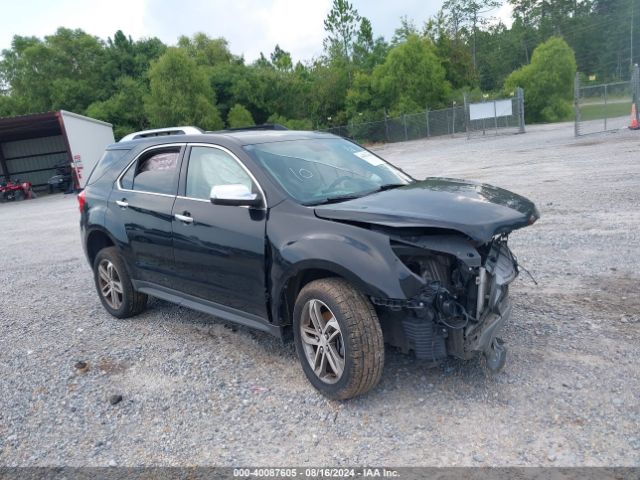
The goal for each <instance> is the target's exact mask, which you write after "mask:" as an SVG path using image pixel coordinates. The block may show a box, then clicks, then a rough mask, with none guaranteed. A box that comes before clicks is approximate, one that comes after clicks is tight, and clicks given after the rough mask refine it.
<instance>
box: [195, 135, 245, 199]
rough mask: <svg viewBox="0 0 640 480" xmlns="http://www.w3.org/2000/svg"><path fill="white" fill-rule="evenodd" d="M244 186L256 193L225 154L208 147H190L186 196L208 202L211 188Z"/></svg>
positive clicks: (233, 159)
mask: <svg viewBox="0 0 640 480" xmlns="http://www.w3.org/2000/svg"><path fill="white" fill-rule="evenodd" d="M236 184H242V185H246V186H247V187H248V188H249V190H251V191H256V188H255V186H254V185H253V181H252V180H251V177H250V176H249V175H248V174H247V172H246V171H245V170H244V169H243V168H242V167H241V166H240V164H239V163H238V161H237V160H236V159H235V158H233V157H232V156H231V155H229V154H228V153H227V152H225V151H223V150H220V149H217V148H209V147H192V148H191V154H190V155H189V165H188V169H187V187H186V196H187V197H189V198H200V199H203V200H209V196H210V194H211V187H214V186H216V185H236Z"/></svg>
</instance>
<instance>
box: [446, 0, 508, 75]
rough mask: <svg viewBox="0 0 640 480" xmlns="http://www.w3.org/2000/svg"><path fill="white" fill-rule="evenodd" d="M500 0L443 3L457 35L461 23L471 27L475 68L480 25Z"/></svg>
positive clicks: (469, 0) (463, 0) (472, 55)
mask: <svg viewBox="0 0 640 480" xmlns="http://www.w3.org/2000/svg"><path fill="white" fill-rule="evenodd" d="M501 3H502V2H501V1H500V0H447V1H446V2H444V4H443V5H442V8H443V10H445V11H448V12H449V13H450V18H451V21H452V23H453V24H454V28H455V32H456V35H457V33H458V31H459V28H460V26H461V24H466V25H467V26H469V27H471V58H472V59H473V68H478V63H477V60H476V43H477V40H476V36H477V33H478V25H481V24H483V23H484V22H485V21H486V18H485V17H484V16H483V15H484V14H485V13H487V12H489V11H491V10H493V9H494V8H496V7H499V6H500V5H501Z"/></svg>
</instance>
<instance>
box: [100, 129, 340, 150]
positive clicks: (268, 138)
mask: <svg viewBox="0 0 640 480" xmlns="http://www.w3.org/2000/svg"><path fill="white" fill-rule="evenodd" d="M332 137H334V135H331V134H329V133H322V132H310V131H302V130H237V131H231V130H221V131H219V132H206V133H202V134H198V135H163V136H160V137H147V138H139V139H136V140H130V141H120V142H118V143H115V144H113V145H111V146H110V147H108V148H110V149H119V148H133V147H134V146H136V145H140V144H143V143H144V144H149V145H161V144H163V143H185V142H188V143H234V144H236V145H239V146H243V145H253V144H257V143H272V142H284V141H288V140H308V139H314V138H332Z"/></svg>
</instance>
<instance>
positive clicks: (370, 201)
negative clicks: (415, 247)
mask: <svg viewBox="0 0 640 480" xmlns="http://www.w3.org/2000/svg"><path fill="white" fill-rule="evenodd" d="M315 213H316V215H317V216H318V217H320V218H326V219H330V220H341V221H353V222H363V223H370V224H375V225H383V226H387V227H396V228H409V227H411V228H416V227H417V228H419V227H423V228H424V227H427V228H443V229H450V230H456V231H458V232H461V233H464V234H465V235H467V236H469V237H471V238H472V239H474V240H476V241H478V242H481V243H485V242H488V241H489V240H491V238H492V237H493V236H495V235H498V234H502V233H508V232H510V231H512V230H515V229H517V228H522V227H525V226H527V225H530V224H532V223H533V222H535V221H536V220H537V219H538V218H540V213H539V212H538V209H537V208H536V206H535V205H534V204H533V202H531V201H530V200H528V199H526V198H524V197H521V196H520V195H517V194H515V193H512V192H509V191H508V190H504V189H502V188H498V187H494V186H491V185H485V184H481V183H474V182H469V181H466V180H456V179H451V178H427V179H425V180H423V181H418V182H415V183H412V184H410V185H406V186H403V187H398V188H395V189H392V190H386V191H382V192H378V193H374V194H371V195H367V196H364V197H361V198H356V199H354V200H347V201H345V202H341V203H335V204H327V205H318V206H316V207H315Z"/></svg>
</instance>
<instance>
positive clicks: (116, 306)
mask: <svg viewBox="0 0 640 480" xmlns="http://www.w3.org/2000/svg"><path fill="white" fill-rule="evenodd" d="M93 276H94V280H95V284H96V289H97V290H98V296H99V297H100V301H101V302H102V306H103V307H104V308H105V309H106V310H107V312H109V313H110V314H111V315H113V316H114V317H116V318H128V317H132V316H134V315H137V314H139V313H141V312H142V311H143V310H144V309H145V308H146V306H147V296H146V295H145V294H143V293H138V292H136V291H135V290H134V288H133V284H132V283H131V278H130V277H129V273H128V272H127V269H126V268H125V266H124V262H123V261H122V258H121V257H120V253H119V252H118V249H116V248H115V247H108V248H104V249H102V250H100V251H99V252H98V254H97V255H96V258H95V260H94V262H93Z"/></svg>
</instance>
